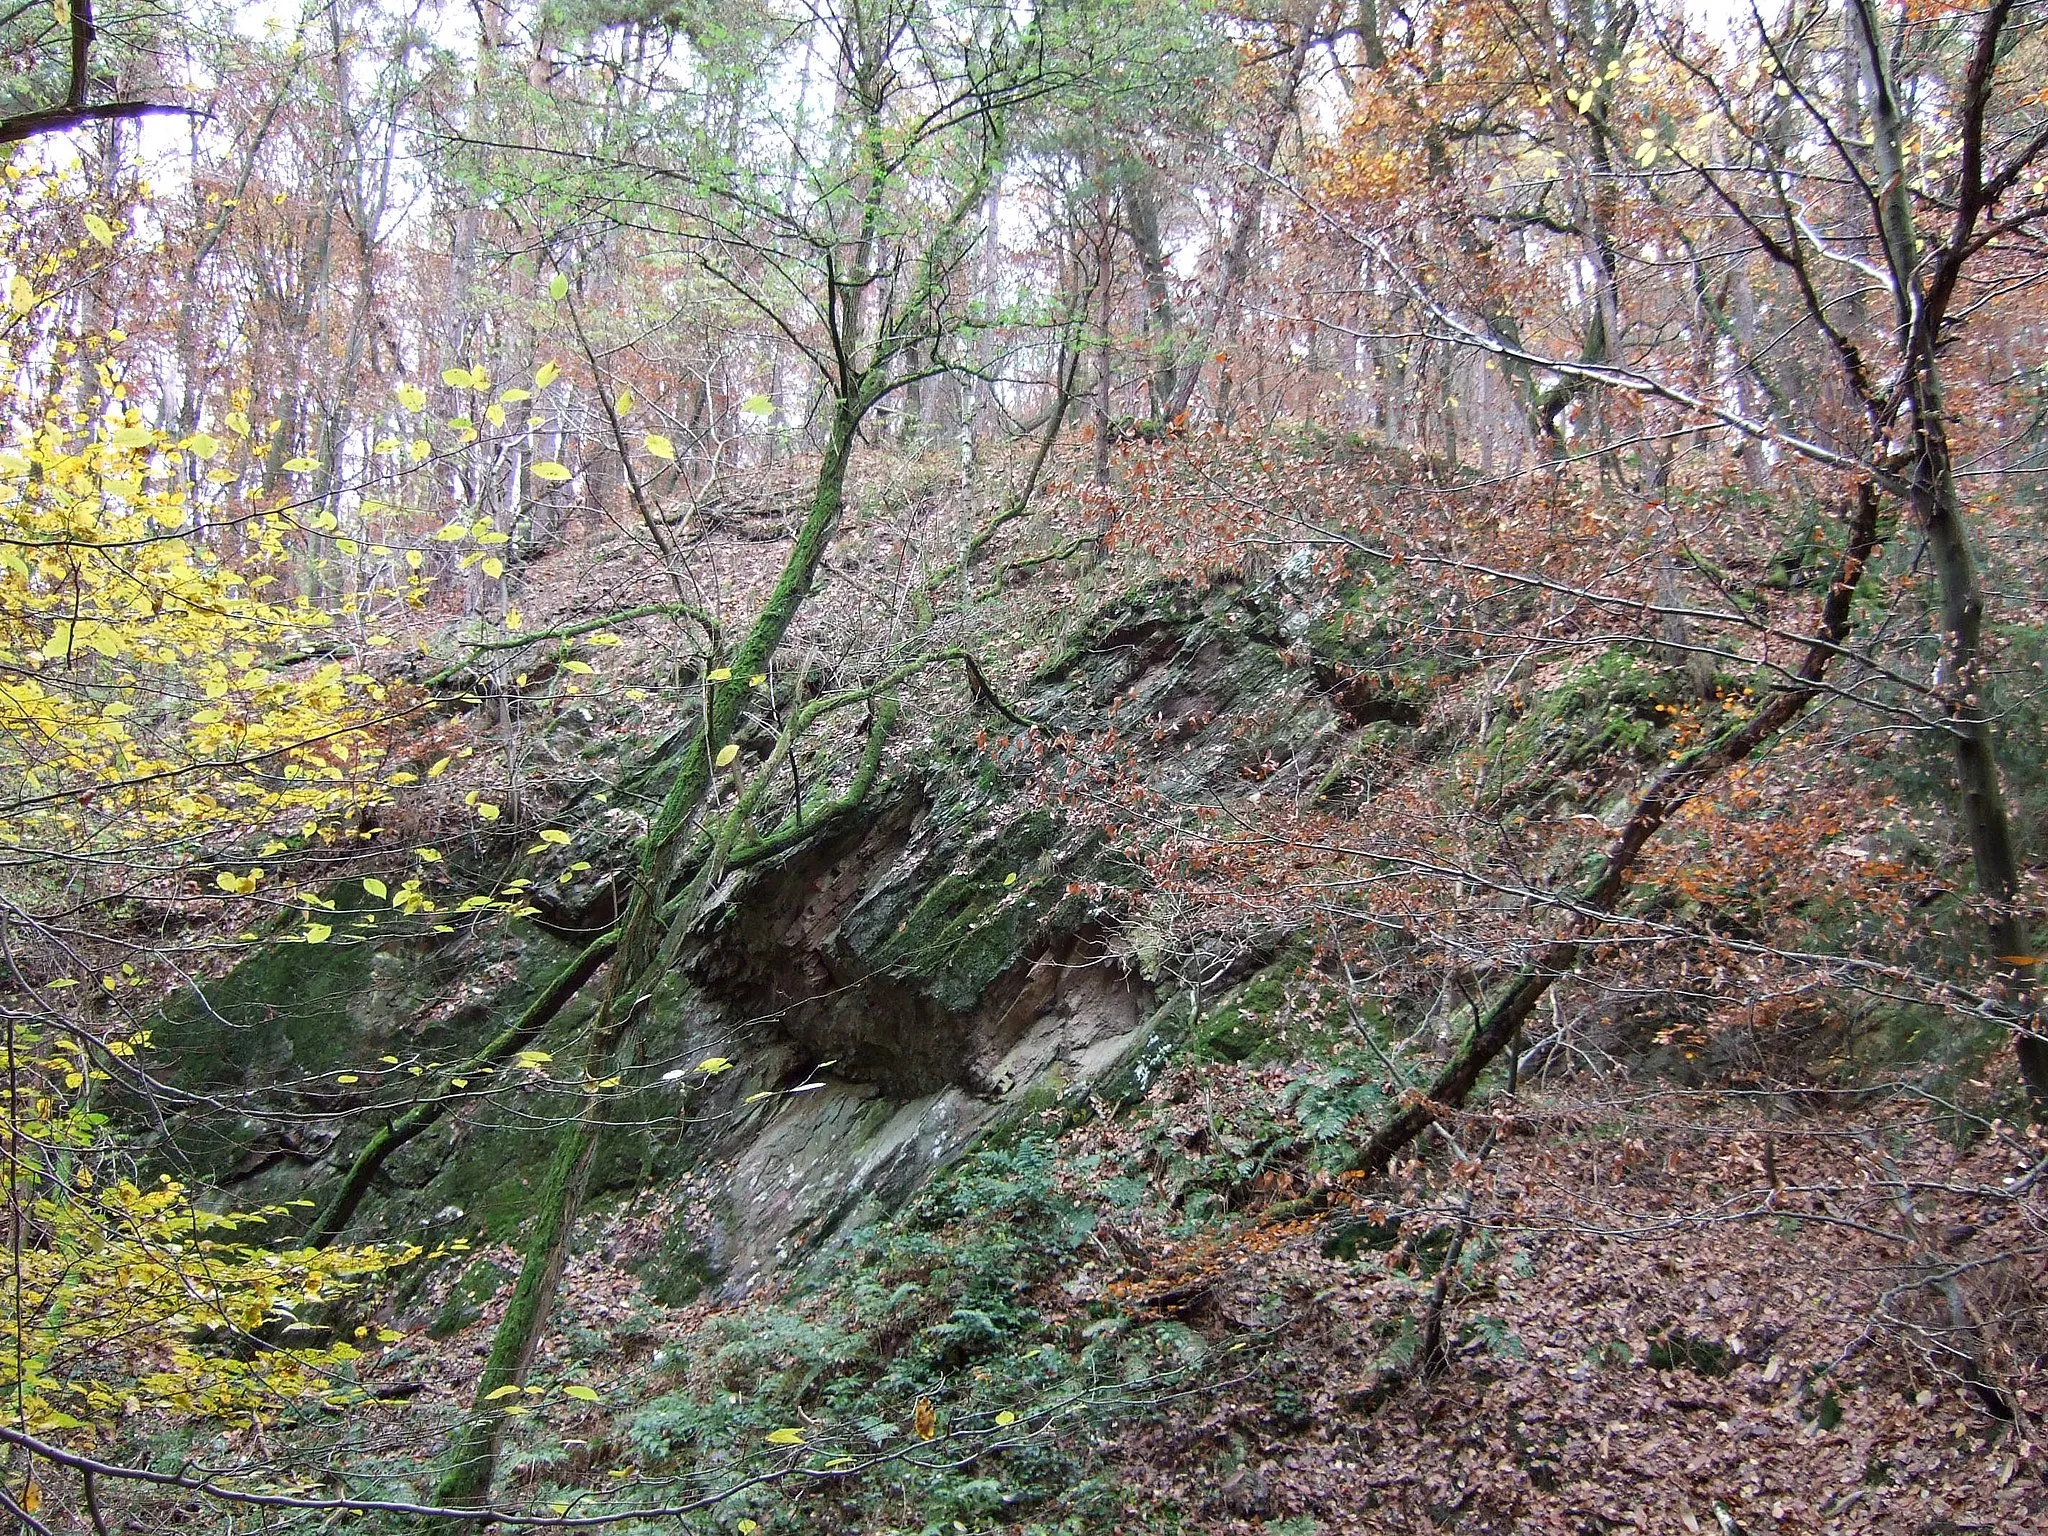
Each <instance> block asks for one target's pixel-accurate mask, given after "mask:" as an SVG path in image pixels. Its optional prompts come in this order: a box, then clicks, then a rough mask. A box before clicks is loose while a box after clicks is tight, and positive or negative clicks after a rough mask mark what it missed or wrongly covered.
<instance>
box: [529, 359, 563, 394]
mask: <svg viewBox="0 0 2048 1536" xmlns="http://www.w3.org/2000/svg"><path fill="white" fill-rule="evenodd" d="M561 376H562V365H561V364H560V363H542V364H541V365H540V372H538V373H536V374H535V375H534V376H533V387H534V388H535V389H546V388H547V387H548V386H549V385H550V384H552V383H554V382H555V380H557V379H559V378H560V377H561Z"/></svg>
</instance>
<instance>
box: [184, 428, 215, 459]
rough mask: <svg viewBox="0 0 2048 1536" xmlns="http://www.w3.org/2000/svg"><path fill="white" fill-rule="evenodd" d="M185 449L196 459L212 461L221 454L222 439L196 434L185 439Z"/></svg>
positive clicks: (200, 433)
mask: <svg viewBox="0 0 2048 1536" xmlns="http://www.w3.org/2000/svg"><path fill="white" fill-rule="evenodd" d="M185 447H186V449H187V450H188V451H189V452H190V453H191V455H192V457H193V458H195V459H210V458H212V457H213V456H214V455H215V454H216V453H219V452H220V439H219V438H217V437H212V436H209V435H208V434H207V433H204V432H194V433H193V434H192V435H191V436H190V437H188V438H186V439H185Z"/></svg>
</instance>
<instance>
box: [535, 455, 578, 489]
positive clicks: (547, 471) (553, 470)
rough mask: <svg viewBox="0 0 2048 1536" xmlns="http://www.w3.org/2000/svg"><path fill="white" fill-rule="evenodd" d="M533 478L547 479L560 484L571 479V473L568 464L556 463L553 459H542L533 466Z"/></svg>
mask: <svg viewBox="0 0 2048 1536" xmlns="http://www.w3.org/2000/svg"><path fill="white" fill-rule="evenodd" d="M533 478H534V479H536V480H545V481H547V482H548V484H550V485H560V484H561V483H562V482H563V481H564V480H567V479H570V478H571V474H570V470H569V466H568V465H566V464H556V463H554V462H552V461H551V460H548V459H542V460H541V461H540V462H539V463H538V464H536V465H534V466H533Z"/></svg>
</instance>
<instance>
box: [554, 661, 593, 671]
mask: <svg viewBox="0 0 2048 1536" xmlns="http://www.w3.org/2000/svg"><path fill="white" fill-rule="evenodd" d="M562 670H563V671H564V672H577V673H591V672H595V671H596V670H597V668H595V667H593V666H592V665H591V664H590V663H589V662H587V661H565V662H563V663H562Z"/></svg>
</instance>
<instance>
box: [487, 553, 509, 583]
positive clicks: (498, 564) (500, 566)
mask: <svg viewBox="0 0 2048 1536" xmlns="http://www.w3.org/2000/svg"><path fill="white" fill-rule="evenodd" d="M484 574H485V575H486V576H488V577H490V578H491V579H492V580H493V581H496V580H497V579H498V578H499V577H500V576H502V575H504V574H505V562H504V561H502V560H500V559H499V558H498V557H497V556H496V555H486V556H484Z"/></svg>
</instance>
